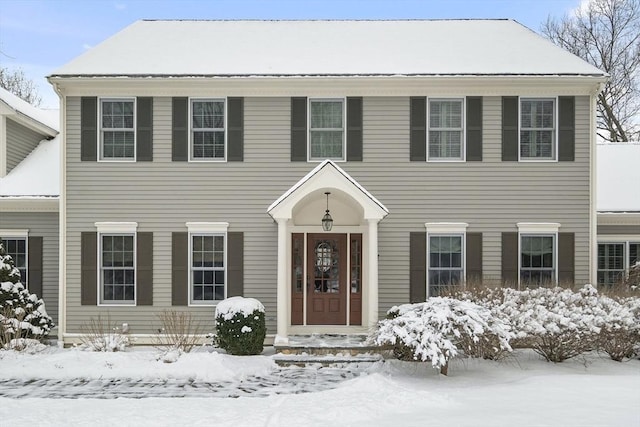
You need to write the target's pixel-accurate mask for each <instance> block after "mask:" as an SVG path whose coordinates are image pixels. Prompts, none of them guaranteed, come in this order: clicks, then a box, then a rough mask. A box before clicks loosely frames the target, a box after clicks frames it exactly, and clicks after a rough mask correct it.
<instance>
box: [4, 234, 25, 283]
mask: <svg viewBox="0 0 640 427" xmlns="http://www.w3.org/2000/svg"><path fill="white" fill-rule="evenodd" d="M0 242H1V243H2V244H3V246H4V250H5V252H6V254H7V255H9V256H10V257H11V259H12V260H13V265H14V266H15V267H16V268H17V269H18V270H19V271H20V282H21V283H22V284H23V285H24V286H25V287H27V271H28V268H27V256H28V255H27V254H28V252H27V237H26V236H24V237H23V236H20V237H12V236H9V235H7V236H6V237H5V236H1V237H0Z"/></svg>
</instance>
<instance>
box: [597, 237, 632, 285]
mask: <svg viewBox="0 0 640 427" xmlns="http://www.w3.org/2000/svg"><path fill="white" fill-rule="evenodd" d="M639 261H640V242H637V241H628V240H625V241H617V242H610V243H598V286H602V285H604V286H613V285H615V284H618V283H620V282H622V281H623V280H625V278H626V276H627V274H628V273H629V269H630V268H631V267H633V266H634V265H635V264H636V263H637V262H639Z"/></svg>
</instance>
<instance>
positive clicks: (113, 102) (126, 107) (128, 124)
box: [99, 98, 136, 161]
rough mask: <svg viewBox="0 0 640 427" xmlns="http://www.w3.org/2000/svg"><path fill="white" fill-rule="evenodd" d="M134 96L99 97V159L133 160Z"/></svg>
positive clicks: (134, 134) (134, 153) (134, 133)
mask: <svg viewBox="0 0 640 427" xmlns="http://www.w3.org/2000/svg"><path fill="white" fill-rule="evenodd" d="M135 111H136V100H135V98H101V99H100V115H99V121H100V147H99V153H100V160H106V161H109V160H111V161H114V160H120V161H123V160H125V161H135V159H136V132H135V129H136V114H135Z"/></svg>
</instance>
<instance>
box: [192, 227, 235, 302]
mask: <svg viewBox="0 0 640 427" xmlns="http://www.w3.org/2000/svg"><path fill="white" fill-rule="evenodd" d="M228 226H229V224H228V223H226V222H190V223H187V228H188V230H189V304H190V305H212V304H215V303H217V302H219V301H222V300H223V299H225V297H226V294H227V228H228Z"/></svg>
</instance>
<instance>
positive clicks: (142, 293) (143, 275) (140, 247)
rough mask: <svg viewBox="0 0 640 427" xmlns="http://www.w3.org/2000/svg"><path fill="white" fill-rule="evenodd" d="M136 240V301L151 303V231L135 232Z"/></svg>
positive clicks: (140, 303)
mask: <svg viewBox="0 0 640 427" xmlns="http://www.w3.org/2000/svg"><path fill="white" fill-rule="evenodd" d="M136 240H137V244H136V251H137V253H136V292H137V293H138V295H137V297H136V301H137V304H138V305H153V233H150V232H143V233H137V235H136Z"/></svg>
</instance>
